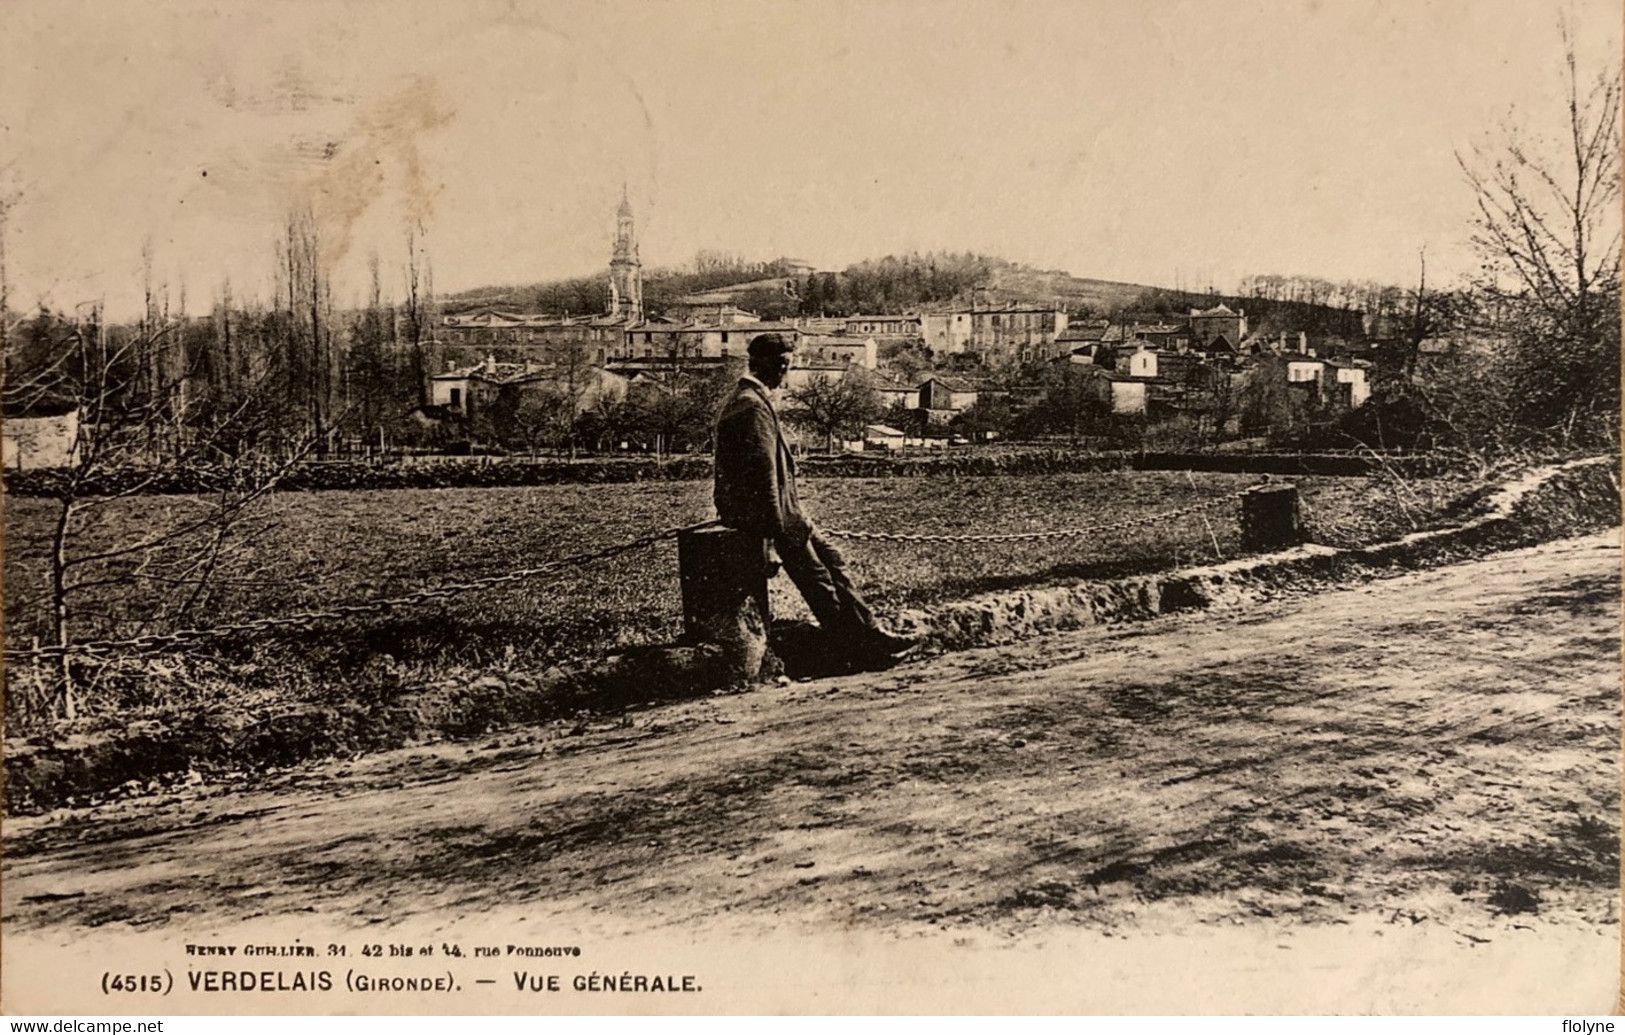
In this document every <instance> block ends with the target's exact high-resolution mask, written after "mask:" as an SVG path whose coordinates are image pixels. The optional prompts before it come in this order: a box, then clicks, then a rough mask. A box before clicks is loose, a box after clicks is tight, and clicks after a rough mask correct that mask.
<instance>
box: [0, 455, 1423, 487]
mask: <svg viewBox="0 0 1625 1035" xmlns="http://www.w3.org/2000/svg"><path fill="white" fill-rule="evenodd" d="M1376 463H1377V462H1376V461H1374V460H1372V459H1371V458H1369V457H1366V456H1358V455H1351V454H1343V453H1136V452H1086V451H1082V450H1067V449H1034V450H1024V451H1020V452H1003V453H982V452H976V453H951V454H946V455H939V456H904V457H886V456H875V455H864V454H846V455H842V456H833V457H809V458H808V459H806V460H805V461H803V463H802V471H803V473H805V474H806V475H808V476H810V477H819V478H913V477H943V476H946V477H978V476H986V475H1043V474H1076V473H1087V472H1093V471H1113V470H1122V469H1131V470H1147V471H1150V470H1157V471H1166V470H1176V471H1177V470H1191V471H1213V472H1225V473H1234V474H1278V475H1363V474H1368V473H1370V472H1371V471H1372V470H1373V468H1374V466H1375V465H1376ZM1383 463H1385V464H1387V465H1389V466H1396V467H1399V468H1401V469H1402V470H1404V472H1405V473H1408V474H1418V475H1420V474H1426V473H1429V471H1430V469H1432V468H1434V467H1437V466H1438V464H1437V463H1436V462H1435V461H1432V460H1430V458H1428V457H1426V456H1407V457H1401V458H1391V459H1388V460H1385V461H1383ZM265 475H266V472H265V471H264V470H253V469H246V470H245V469H240V468H237V469H231V470H220V469H214V468H207V467H178V468H165V469H163V470H159V471H152V470H147V469H125V470H118V471H110V472H107V473H105V474H102V475H99V476H98V477H97V478H96V479H95V481H94V482H93V483H92V484H89V485H86V486H84V487H83V488H82V490H81V493H80V494H81V495H92V496H94V495H109V494H113V493H123V492H128V491H132V490H134V491H138V492H141V493H143V494H152V495H175V494H193V493H209V492H215V491H218V490H220V489H222V488H227V487H230V486H231V485H232V483H234V482H235V483H236V484H238V485H240V486H246V485H251V484H254V483H255V482H256V481H257V480H259V479H260V478H263V477H265ZM710 477H711V458H710V457H708V456H685V457H677V458H673V459H668V460H654V459H651V458H635V459H634V458H619V457H617V458H593V459H585V460H564V459H546V460H535V459H523V458H512V457H497V458H485V459H478V460H462V459H445V460H429V461H423V460H417V461H388V462H380V461H368V460H330V461H312V462H308V463H303V464H300V465H298V466H297V467H295V468H293V469H292V470H290V471H287V472H286V473H284V474H283V475H282V477H281V479H280V480H279V481H278V483H277V484H278V488H280V489H282V490H288V491H303V492H310V491H319V490H324V489H350V490H357V489H360V490H371V489H473V488H498V487H511V486H527V485H561V484H584V485H592V484H602V483H609V482H641V481H697V480H702V479H709V478H710ZM65 479H66V474H65V473H64V472H63V471H60V470H50V469H40V470H34V471H17V472H7V474H6V476H5V488H6V491H7V492H10V493H14V494H16V495H18V496H57V495H59V494H60V493H61V491H62V488H63V486H64V484H65Z"/></svg>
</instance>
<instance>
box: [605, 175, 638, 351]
mask: <svg viewBox="0 0 1625 1035" xmlns="http://www.w3.org/2000/svg"><path fill="white" fill-rule="evenodd" d="M609 315H611V316H614V317H619V318H621V319H624V320H626V321H627V322H628V323H638V322H640V321H642V319H643V263H641V262H639V261H638V236H637V228H636V226H635V225H634V224H633V221H632V203H631V201H629V200H627V196H626V185H625V184H624V183H623V184H622V185H621V207H620V208H619V209H618V210H616V212H615V251H614V253H613V254H612V255H611V256H610V259H609Z"/></svg>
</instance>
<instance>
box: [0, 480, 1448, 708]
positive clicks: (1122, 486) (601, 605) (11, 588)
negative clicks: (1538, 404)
mask: <svg viewBox="0 0 1625 1035" xmlns="http://www.w3.org/2000/svg"><path fill="white" fill-rule="evenodd" d="M1255 481H1256V479H1255V478H1254V477H1252V476H1246V475H1224V474H1197V475H1187V474H1184V473H1170V472H1115V473H1102V474H1071V475H1052V476H1045V477H978V478H958V479H954V478H944V479H925V478H914V479H905V480H889V479H809V480H807V481H806V482H805V484H804V486H803V495H804V497H805V499H806V502H807V506H808V509H809V510H810V511H811V512H812V514H813V516H814V518H815V520H816V521H817V522H818V523H819V524H820V525H821V526H824V527H827V528H846V529H862V530H870V531H880V532H934V533H966V532H1021V531H1039V530H1046V529H1056V528H1073V527H1082V528H1091V529H1096V530H1097V531H1096V532H1094V533H1092V534H1090V535H1088V536H1086V537H1083V538H1075V539H1066V540H1058V541H1051V542H1040V543H1020V544H994V545H973V546H965V545H958V544H896V543H857V542H853V543H847V542H842V543H841V544H840V545H841V547H842V549H843V550H844V551H845V553H846V555H847V557H848V560H849V563H850V566H851V569H852V572H853V574H854V576H855V578H856V580H857V582H858V583H859V585H860V586H862V587H863V588H864V589H865V591H866V592H867V593H868V595H869V597H870V599H871V601H872V602H873V603H874V604H875V606H876V610H877V611H878V612H879V613H880V614H882V615H884V614H885V613H886V612H887V611H889V610H895V609H898V608H901V607H905V606H915V605H920V604H929V603H931V602H934V601H940V600H944V599H952V598H959V597H964V596H968V595H971V594H973V593H977V592H984V591H988V590H996V589H1004V588H1010V587H1015V586H1022V585H1034V584H1042V583H1046V582H1055V581H1061V580H1066V579H1075V578H1089V577H1109V576H1112V575H1119V574H1126V573H1132V572H1138V571H1147V570H1154V569H1159V568H1167V567H1172V566H1175V565H1179V564H1191V563H1203V562H1207V561H1211V560H1213V559H1215V558H1216V557H1220V556H1234V555H1235V554H1236V552H1237V545H1236V544H1237V531H1238V529H1237V512H1238V507H1237V505H1235V504H1228V505H1225V506H1223V507H1221V508H1219V509H1216V510H1214V511H1212V512H1211V513H1209V514H1206V515H1203V516H1194V517H1187V518H1183V519H1180V520H1176V521H1160V520H1157V515H1159V514H1161V513H1164V512H1166V511H1169V510H1172V509H1175V508H1179V507H1183V506H1185V505H1187V504H1190V503H1192V502H1195V501H1199V500H1203V499H1207V498H1210V497H1212V496H1215V495H1220V494H1224V493H1229V492H1233V491H1235V490H1237V489H1240V488H1243V487H1245V486H1247V485H1249V484H1252V483H1253V482H1255ZM1298 485H1299V487H1300V489H1301V490H1302V494H1303V500H1304V507H1305V512H1306V515H1307V516H1308V518H1309V520H1310V521H1311V524H1312V529H1313V530H1314V534H1315V537H1316V538H1319V539H1321V540H1322V541H1340V542H1348V541H1353V540H1371V539H1375V538H1379V537H1383V536H1386V535H1390V534H1395V533H1398V532H1403V531H1408V530H1410V529H1411V528H1412V527H1414V525H1415V523H1417V522H1425V521H1427V520H1428V519H1429V517H1430V515H1436V514H1437V513H1439V511H1440V509H1441V507H1442V506H1443V505H1444V503H1445V502H1446V501H1447V500H1448V499H1449V498H1451V497H1452V496H1453V495H1455V494H1457V493H1459V490H1460V487H1459V486H1454V485H1450V484H1447V483H1415V482H1412V483H1408V485H1397V484H1387V483H1380V482H1378V481H1376V480H1372V479H1329V478H1328V479H1313V478H1310V479H1299V480H1298ZM709 495H710V485H709V483H708V482H650V483H639V484H626V485H600V486H590V487H587V486H558V487H538V488H517V489H466V490H398V491H381V492H320V493H282V494H277V495H274V496H272V497H270V498H269V499H268V500H267V501H265V503H264V505H263V510H262V511H261V512H260V514H259V515H258V517H259V520H260V521H262V522H263V531H261V532H260V533H259V534H258V536H257V537H256V538H255V539H254V541H253V542H252V543H251V544H249V545H248V546H247V547H245V548H244V549H243V550H242V551H241V552H240V554H239V555H238V556H236V557H235V558H233V560H232V562H231V563H230V565H229V566H228V567H227V568H225V569H223V570H222V571H221V572H220V576H219V578H218V579H217V585H216V586H215V588H214V589H213V591H212V596H211V597H210V598H208V599H207V600H206V601H204V602H203V606H202V607H201V608H200V609H199V610H198V612H197V613H194V614H192V615H190V616H188V617H187V619H186V624H192V625H213V624H218V623H223V622H229V621H234V620H242V619H244V618H250V617H255V616H259V615H275V614H282V613H287V612H291V611H296V610H305V609H314V608H322V607H326V606H330V605H333V604H338V603H346V602H354V601H361V600H369V599H374V598H377V597H388V596H396V595H400V594H403V593H408V592H412V591H414V590H418V589H421V588H424V587H426V586H430V585H434V584H438V583H442V582H455V581H463V580H466V579H469V578H477V577H479V576H482V575H490V574H499V573H502V572H506V571H510V570H513V569H514V568H518V567H526V566H531V565H535V564H538V563H541V562H543V561H546V560H550V559H553V558H557V557H563V556H567V555H570V554H574V553H578V552H582V551H587V550H592V549H596V548H598V547H603V546H608V545H612V544H615V543H619V542H623V541H626V540H629V539H633V538H636V537H638V536H641V535H644V534H647V533H648V532H650V531H653V530H656V529H660V528H665V527H669V526H673V525H680V524H685V523H690V522H694V521H699V520H704V519H705V518H708V517H710V516H711V511H710V502H709ZM194 506H195V504H194V503H192V502H190V501H188V500H186V499H184V498H176V497H142V498H134V499H129V500H123V501H119V502H118V503H116V504H113V505H111V506H109V507H107V508H105V513H104V514H103V516H102V518H101V521H100V524H99V525H98V527H97V528H96V529H92V530H90V531H89V532H88V533H87V534H86V535H84V536H83V537H81V541H78V542H76V543H75V544H74V549H76V550H81V551H89V550H93V549H97V548H99V547H102V546H104V545H105V544H107V543H110V542H117V541H124V540H127V539H128V538H129V537H130V536H131V535H132V534H139V532H140V530H145V529H153V528H158V527H162V526H163V525H165V523H168V522H174V521H177V520H180V519H181V518H182V517H183V516H184V515H185V514H186V513H187V512H188V508H190V507H194ZM50 507H51V504H50V502H49V501H46V500H39V499H17V498H12V499H8V500H7V501H6V513H5V580H6V583H5V584H6V594H5V596H6V627H7V639H8V641H9V642H10V643H12V644H26V643H27V642H28V641H29V639H30V638H31V637H34V636H39V637H41V638H42V639H49V626H48V621H47V614H48V609H47V607H46V602H47V600H46V598H45V597H44V596H43V594H44V591H45V589H46V588H47V586H48V567H47V560H48V557H49V532H50ZM1123 523H1127V524H1126V525H1125V524H1123ZM1108 526H1110V527H1108ZM676 567H677V565H676V550H675V546H674V545H673V544H672V543H669V542H668V543H663V544H661V545H660V546H658V547H655V548H652V549H647V550H640V551H636V552H634V553H630V554H627V555H624V556H621V557H618V558H615V559H612V560H609V561H606V562H602V563H598V564H594V565H591V566H588V567H585V568H580V569H574V570H572V571H570V572H568V573H566V574H564V575H562V576H558V577H550V578H545V579H535V580H530V581H526V582H522V583H518V584H514V585H511V586H507V587H503V588H500V589H494V590H484V591H480V592H476V593H470V594H467V595H464V596H461V597H458V598H455V599H454V600H452V601H450V602H448V603H446V604H443V605H433V606H428V607H424V608H422V609H419V610H418V611H416V612H415V613H411V614H391V615H387V616H383V617H379V618H374V619H366V620H356V621H351V622H347V623H338V622H335V623H328V624H324V625H322V626H320V627H319V628H317V629H315V630H313V631H311V632H310V633H308V634H305V635H298V636H282V637H279V638H274V639H261V640H258V641H254V642H245V643H238V644H220V645H217V646H211V647H209V648H207V649H194V650H193V651H191V652H190V653H188V654H186V655H184V656H183V655H175V656H173V657H170V658H167V659H164V660H163V661H162V662H161V663H160V664H159V667H160V669H161V670H162V671H163V672H164V673H167V674H168V676H169V677H170V678H167V679H158V680H154V679H153V678H151V674H152V671H153V668H152V665H151V664H146V663H143V664H142V665H139V666H133V667H132V669H131V670H130V672H129V673H128V674H129V675H131V678H108V679H105V680H104V681H103V684H102V689H101V690H100V691H99V694H98V700H99V702H100V706H101V707H102V708H104V709H108V710H111V709H114V708H117V709H121V710H122V711H124V712H125V713H127V711H128V709H129V708H130V707H131V706H135V707H141V706H144V705H155V704H165V705H173V704H174V697H175V695H176V694H177V693H182V694H183V695H190V694H193V693H195V694H197V695H198V703H204V702H205V701H206V700H208V699H211V698H215V697H217V696H219V695H230V696H232V697H233V698H234V700H238V701H239V703H240V699H241V698H242V697H243V696H244V695H247V696H249V697H259V696H262V695H264V696H268V697H270V698H275V699H303V698H309V697H319V698H321V697H328V696H329V695H331V694H332V693H333V692H334V691H335V688H336V687H339V686H343V687H344V688H345V690H344V693H346V694H348V695H352V696H353V695H354V694H355V693H357V692H361V693H363V694H366V693H374V692H376V693H389V692H391V688H393V687H398V686H400V685H402V684H403V683H405V682H410V681H414V680H420V679H424V678H433V677H434V676H436V675H438V674H442V673H447V672H453V671H456V670H458V669H464V668H467V669H479V668H485V667H491V666H505V667H517V666H529V667H539V666H547V665H552V664H559V663H568V662H570V661H572V660H577V659H581V658H585V657H589V656H594V655H599V654H602V653H603V652H604V651H606V650H611V649H614V648H615V647H616V646H618V645H626V644H633V643H647V642H659V641H662V640H669V639H671V638H673V637H674V636H675V635H676V634H677V632H678V631H679V630H680V627H681V614H680V602H679V594H678V583H677V571H676ZM125 575H127V576H134V577H132V578H123V579H121V580H120V581H118V582H116V583H115V584H112V585H106V586H101V587H95V588H92V589H89V590H86V591H85V592H84V593H82V594H80V595H79V596H78V598H77V599H76V601H75V611H76V614H77V615H78V616H79V617H78V619H77V624H76V626H75V638H76V639H87V638H94V637H99V636H110V635H120V636H127V635H133V634H136V633H139V632H142V631H162V630H153V629H150V628H149V626H148V624H147V623H146V621H145V619H146V617H147V616H150V615H152V614H153V613H155V612H156V611H157V610H158V608H159V606H160V605H161V604H163V603H164V602H165V601H166V600H167V599H170V598H171V597H172V595H173V592H174V589H173V587H172V586H169V585H166V584H165V583H163V582H161V581H156V580H154V579H151V578H145V577H140V573H139V572H137V571H135V570H134V569H133V568H132V567H130V566H127V567H126V569H125ZM773 592H774V607H775V614H776V616H782V617H798V616H804V615H805V613H806V612H805V609H804V607H803V606H802V604H801V601H800V600H799V598H797V597H796V595H795V592H794V589H793V588H792V587H790V586H789V585H788V582H787V580H785V579H783V578H780V579H776V580H775V582H774V588H773ZM137 676H139V677H138V678H137ZM90 705H91V708H90V710H91V711H95V710H97V701H92V702H90Z"/></svg>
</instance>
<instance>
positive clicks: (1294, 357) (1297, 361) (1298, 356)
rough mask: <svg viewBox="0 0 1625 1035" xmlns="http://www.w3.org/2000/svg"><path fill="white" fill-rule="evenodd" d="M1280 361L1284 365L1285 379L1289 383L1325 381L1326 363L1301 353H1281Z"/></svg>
mask: <svg viewBox="0 0 1625 1035" xmlns="http://www.w3.org/2000/svg"><path fill="white" fill-rule="evenodd" d="M1281 359H1282V360H1283V361H1284V362H1285V363H1286V379H1287V381H1288V382H1289V383H1295V382H1301V381H1323V380H1325V377H1326V361H1325V360H1323V359H1316V358H1315V357H1314V356H1309V355H1305V354H1304V353H1302V352H1286V353H1282V355H1281Z"/></svg>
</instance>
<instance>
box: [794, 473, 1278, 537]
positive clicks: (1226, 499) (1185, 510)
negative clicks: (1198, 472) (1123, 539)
mask: <svg viewBox="0 0 1625 1035" xmlns="http://www.w3.org/2000/svg"><path fill="white" fill-rule="evenodd" d="M1268 480H1269V479H1268V477H1266V478H1265V480H1264V481H1261V482H1259V483H1258V485H1249V486H1248V487H1247V488H1245V489H1238V490H1237V491H1235V492H1231V493H1226V494H1225V495H1223V496H1214V497H1212V498H1211V499H1206V500H1203V501H1201V502H1200V503H1193V504H1191V505H1189V506H1186V507H1179V508H1177V509H1174V510H1168V511H1164V512H1162V513H1160V514H1152V515H1150V516H1148V517H1137V518H1129V519H1127V520H1124V521H1114V522H1111V523H1109V524H1104V525H1091V526H1090V527H1088V528H1057V529H1053V530H1050V531H1047V532H984V533H967V534H964V535H932V534H927V533H923V532H919V533H916V532H854V531H851V530H850V529H844V528H821V529H819V532H820V533H821V534H822V535H826V536H830V537H831V538H835V539H855V540H857V541H859V542H866V543H1025V542H1032V543H1036V542H1045V541H1048V540H1051V539H1078V538H1082V537H1084V536H1092V535H1100V534H1101V533H1102V532H1109V531H1112V530H1113V529H1118V528H1135V527H1139V526H1142V525H1148V524H1152V523H1155V522H1160V521H1176V520H1178V519H1179V518H1183V517H1190V516H1191V515H1192V514H1199V513H1201V512H1202V511H1206V510H1212V509H1213V508H1214V507H1217V506H1220V505H1222V504H1225V503H1232V502H1234V501H1236V500H1239V499H1241V498H1242V497H1243V496H1245V495H1247V494H1248V493H1250V492H1252V491H1253V490H1254V489H1256V488H1258V486H1259V485H1264V484H1266V483H1267V482H1268Z"/></svg>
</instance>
